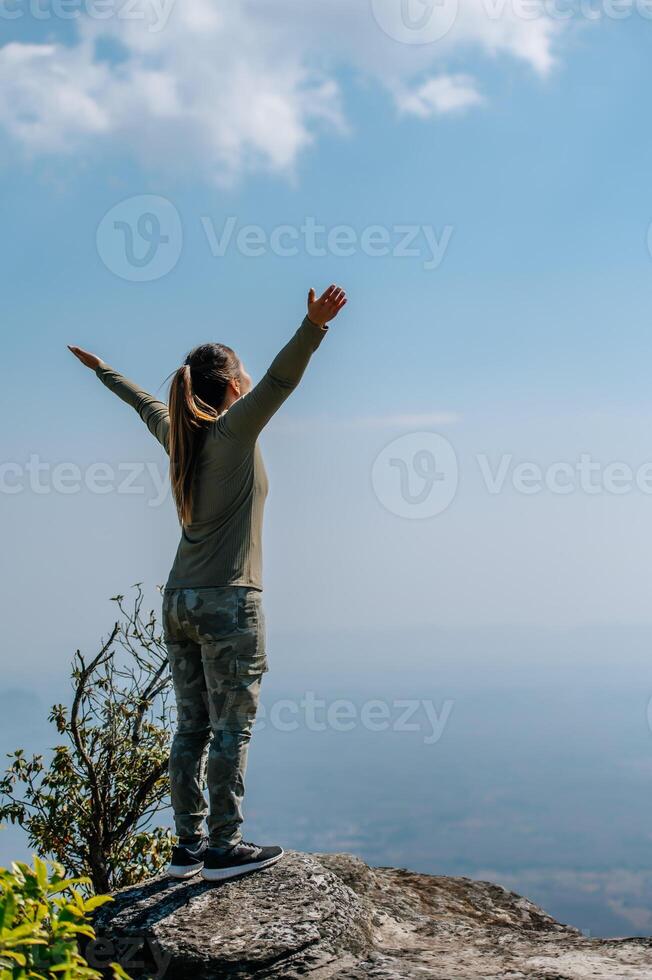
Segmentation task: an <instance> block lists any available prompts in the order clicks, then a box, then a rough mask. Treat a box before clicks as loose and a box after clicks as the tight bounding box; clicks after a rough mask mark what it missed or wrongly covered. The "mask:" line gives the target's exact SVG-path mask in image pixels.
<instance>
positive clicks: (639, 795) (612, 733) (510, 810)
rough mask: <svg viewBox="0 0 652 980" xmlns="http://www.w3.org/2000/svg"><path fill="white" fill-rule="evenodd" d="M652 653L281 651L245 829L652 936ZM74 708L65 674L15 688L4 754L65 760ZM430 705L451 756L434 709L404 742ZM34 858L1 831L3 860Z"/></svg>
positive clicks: (567, 649) (360, 646) (542, 640)
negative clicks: (60, 715)
mask: <svg viewBox="0 0 652 980" xmlns="http://www.w3.org/2000/svg"><path fill="white" fill-rule="evenodd" d="M651 646H652V629H647V628H642V627H641V628H638V627H629V628H628V627H622V628H613V629H608V628H605V627H600V628H599V629H590V628H585V629H575V630H570V631H561V630H554V631H553V630H551V631H545V630H536V629H525V628H518V629H516V628H492V629H487V630H484V631H483V630H479V629H478V630H469V631H459V630H458V631H438V630H434V629H426V628H424V629H418V630H413V631H407V630H406V631H404V632H400V633H399V632H397V631H395V632H391V631H386V632H382V633H378V634H372V633H368V632H367V633H360V634H355V633H353V632H348V633H344V632H342V633H336V632H333V633H330V634H325V633H323V632H321V633H316V634H315V635H309V634H299V633H294V634H289V633H285V634H280V633H279V634H272V635H271V636H270V641H269V650H270V664H271V667H272V670H271V672H270V674H269V675H268V676H267V678H266V683H265V693H264V697H263V704H264V716H263V718H262V722H263V725H264V727H263V728H262V729H261V731H260V732H259V733H258V734H257V737H256V739H255V740H254V743H253V748H252V752H251V759H250V768H249V792H248V799H247V825H246V826H247V830H248V832H250V833H251V835H252V836H254V837H255V838H261V839H262V838H263V837H264V838H266V839H269V840H272V839H274V840H277V841H278V842H279V843H282V844H283V845H285V846H288V847H293V848H296V849H300V850H308V851H321V850H326V851H351V852H353V853H356V854H359V855H360V856H362V857H363V858H364V859H365V860H366V861H368V862H369V863H371V864H375V865H398V866H405V867H410V868H413V869H415V870H418V871H424V872H430V873H433V874H446V875H468V876H471V877H477V878H482V879H488V880H492V881H495V882H498V883H500V884H503V885H505V886H506V887H508V888H511V889H514V890H515V891H518V892H520V893H522V894H525V895H527V896H528V898H530V899H532V900H533V901H535V902H537V903H538V904H540V905H542V906H543V907H544V908H545V909H546V910H547V911H548V912H550V913H551V914H552V915H553V916H555V917H556V918H557V919H560V920H562V921H565V922H569V923H571V924H573V925H575V926H577V927H578V928H580V929H582V930H584V931H585V932H586V933H587V934H590V935H594V936H607V935H613V936H615V935H618V936H625V935H640V934H647V933H649V932H650V931H651V930H652V911H650V909H652V828H651V827H650V821H649V805H648V804H649V798H650V785H651V783H652V732H651V731H650V728H649V727H648V721H647V706H648V699H649V698H650V697H651V696H652V658H650V655H649V653H650V648H651ZM67 697H68V691H67V687H66V683H65V678H63V677H62V678H60V679H57V680H53V679H52V678H51V677H47V676H44V675H42V676H40V677H36V678H34V681H33V682H32V681H31V680H30V679H28V678H24V679H23V682H22V683H20V684H16V685H15V686H13V687H11V688H8V687H5V688H4V689H2V690H1V691H0V748H2V750H3V751H10V750H11V749H13V748H14V747H17V746H18V745H21V746H23V747H25V748H26V749H29V750H33V751H39V752H40V751H44V750H45V749H46V748H47V747H48V746H50V745H52V744H55V741H56V739H55V736H54V732H53V730H51V729H50V727H49V726H48V725H47V722H46V717H47V710H48V707H49V704H50V703H51V702H54V701H55V700H57V699H64V700H65V699H67ZM341 699H344V701H346V702H348V703H347V704H346V705H344V706H342V704H340V705H339V707H338V705H337V704H336V702H337V701H340V700H341ZM376 701H381V702H384V704H385V705H386V706H387V707H386V709H385V714H384V715H383V709H378V708H377V707H376V708H374V707H373V706H371V707H370V705H371V702H376ZM423 701H429V702H431V704H432V705H433V706H434V711H435V716H434V717H435V718H439V720H440V722H441V723H442V725H443V731H442V732H441V737H439V738H438V740H436V741H433V728H432V724H431V722H430V721H429V720H428V716H427V714H426V713H425V711H424V710H423V708H422V707H421V708H418V709H416V710H414V709H413V714H412V717H411V718H410V719H409V720H407V721H405V724H404V726H403V727H407V729H408V730H393V728H395V727H396V724H397V722H398V721H399V716H400V715H401V714H403V715H404V716H405V714H406V708H405V707H404V703H405V702H415V703H416V704H417V705H418V704H419V702H423ZM320 702H324V704H323V705H321V704H320ZM306 703H308V704H312V705H313V707H312V708H306V707H305V705H306ZM397 704H399V705H400V706H399V707H397V706H396V705H397ZM447 704H448V707H446V705H447ZM302 705H303V706H302ZM365 705H366V706H367V707H366V708H365ZM293 706H294V707H293ZM374 711H376V715H374ZM365 712H366V713H365ZM329 717H330V719H331V722H329V720H328V719H329ZM383 717H385V719H386V722H385V724H387V725H388V726H389V727H388V728H387V729H386V730H380V731H372V730H370V728H369V724H368V723H369V719H371V723H372V725H373V724H376V725H378V726H382V725H383ZM362 718H366V719H367V725H366V726H365V724H363V723H362V721H361V719H362ZM333 719H335V725H334V726H333V724H332V721H333ZM374 719H375V720H374ZM411 725H417V726H418V728H417V730H410V727H409V726H411ZM322 728H323V729H324V730H321V729H322ZM338 728H341V729H342V730H337V729H338ZM281 729H285V730H281ZM162 822H163V823H166V824H168V823H169V812H167V811H166V812H164V813H163V814H162ZM25 854H26V846H25V841H24V839H23V836H22V834H21V832H20V831H18V830H15V829H12V828H7V829H4V830H2V831H1V832H0V861H1V862H2V863H6V862H8V861H10V860H11V859H12V858H16V857H22V856H24V855H25Z"/></svg>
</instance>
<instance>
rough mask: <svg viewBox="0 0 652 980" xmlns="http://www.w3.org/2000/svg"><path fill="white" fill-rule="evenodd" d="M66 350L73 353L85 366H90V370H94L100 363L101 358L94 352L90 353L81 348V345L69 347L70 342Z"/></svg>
mask: <svg viewBox="0 0 652 980" xmlns="http://www.w3.org/2000/svg"><path fill="white" fill-rule="evenodd" d="M68 350H69V351H70V353H71V354H74V355H75V357H76V358H77V360H78V361H81V362H82V364H83V365H84V366H85V367H87V368H90V369H91V371H94V370H95V368H96V367H99V366H100V364H101V363H102V360H101V358H99V357H97V356H96V355H95V354H91V353H90V351H87V350H82V348H81V347H71V346H70V344H68Z"/></svg>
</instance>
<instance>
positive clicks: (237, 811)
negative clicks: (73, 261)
mask: <svg viewBox="0 0 652 980" xmlns="http://www.w3.org/2000/svg"><path fill="white" fill-rule="evenodd" d="M345 304H346V296H345V293H344V291H343V290H342V289H340V288H339V287H338V286H330V287H329V288H328V289H327V290H326V292H325V293H324V294H323V295H322V296H321V297H320V298H319V299H317V298H316V297H315V292H314V290H313V289H311V290H310V292H309V294H308V316H307V317H306V318H305V319H304V321H303V323H302V324H301V326H300V327H299V329H298V330H297V331H296V333H295V334H294V336H293V337H292V339H291V340H290V342H289V343H288V344H286V346H285V347H284V348H283V350H282V351H281V352H280V353H279V354H278V355H277V356H276V357H275V359H274V361H273V362H272V364H271V366H270V368H269V370H268V371H267V373H266V374H265V376H264V378H263V379H262V381H260V382H259V383H258V384H257V385H256V386H255V387H253V388H252V386H251V378H250V377H249V375H248V374H247V372H246V371H245V369H244V366H243V364H242V362H241V361H240V360H239V358H238V357H237V355H236V354H235V353H234V352H233V351H232V350H231V348H230V347H225V346H224V345H223V344H212V343H210V344H202V345H201V346H200V347H196V348H195V350H193V351H191V353H190V354H189V355H188V356H187V357H186V359H185V361H184V363H183V364H182V366H181V367H180V368H179V369H178V370H177V371H176V373H175V374H174V376H173V378H172V383H171V386H170V395H169V405H168V407H166V406H165V405H164V404H163V403H162V402H160V401H157V400H156V399H155V398H152V396H151V395H148V394H147V393H146V392H144V391H142V390H141V389H140V388H138V387H137V385H135V384H133V382H131V381H128V380H127V379H126V378H123V377H122V376H121V375H119V374H118V373H117V372H116V371H113V370H112V369H111V368H110V367H108V366H107V365H106V364H104V362H103V361H101V360H100V358H99V357H96V356H95V355H94V354H89V353H88V352H87V351H84V350H81V349H80V348H79V347H70V350H71V351H72V353H73V354H74V355H75V356H76V357H78V358H79V360H80V361H81V362H82V364H85V365H86V366H87V367H89V368H92V369H93V370H94V371H95V373H96V374H97V376H98V377H99V379H100V380H101V381H102V382H103V383H104V384H105V385H106V387H107V388H109V389H110V390H111V391H113V392H114V393H115V394H116V395H118V397H119V398H121V399H122V400H123V401H125V402H127V404H129V405H131V406H132V407H133V408H135V409H136V411H137V412H138V414H139V415H140V417H141V419H142V420H143V422H145V424H146V425H147V427H148V429H149V430H150V432H151V433H152V434H153V435H154V436H156V438H157V439H158V441H159V442H160V443H161V444H162V445H163V447H164V448H165V450H166V452H167V453H168V454H169V456H170V479H171V483H172V491H173V495H174V500H175V502H176V506H177V512H178V515H179V521H180V523H181V532H182V533H181V541H180V543H179V547H178V550H177V554H176V558H175V560H174V564H173V566H172V571H171V572H170V576H169V578H168V581H167V585H166V587H165V591H164V598H163V629H164V635H165V644H166V648H167V651H168V658H169V662H170V668H171V672H172V680H173V684H174V692H175V698H176V704H177V729H176V732H175V735H174V738H173V741H172V747H171V752H170V792H171V799H172V808H173V810H174V820H175V826H176V832H177V834H178V837H179V843H178V846H177V847H175V848H174V851H173V853H172V859H171V863H170V865H169V867H168V873H169V874H170V875H171V876H172V877H174V878H189V877H191V876H192V875H195V874H197V873H199V872H201V873H202V875H203V877H204V878H206V879H207V880H208V881H219V880H223V879H225V878H231V877H234V876H236V875H240V874H244V873H246V872H250V871H255V870H257V869H258V868H264V867H267V866H268V865H270V864H274V863H275V862H276V861H278V860H279V859H280V858H281V857H282V856H283V850H282V848H280V847H260V846H258V845H256V844H250V843H247V842H246V841H243V839H242V834H241V832H240V825H241V823H242V799H243V796H244V776H245V769H246V763H247V751H248V748H249V741H250V739H251V731H252V726H253V723H254V719H255V717H256V709H257V707H258V700H259V695H260V685H261V680H262V676H263V674H264V673H265V672H266V671H267V657H266V652H265V621H264V617H263V609H262V605H261V594H262V577H261V558H262V556H261V537H262V520H263V505H264V502H265V497H266V495H267V476H266V474H265V468H264V466H263V461H262V457H261V454H260V450H259V448H258V444H257V441H256V440H257V438H258V435H259V433H260V431H261V430H262V429H263V427H264V426H265V425H266V424H267V423H268V422H269V420H270V419H271V417H272V416H273V415H274V413H275V412H276V411H277V410H278V409H279V408H280V406H281V405H282V404H283V402H284V401H285V399H286V398H287V397H288V395H289V394H290V393H291V392H292V391H293V390H294V388H296V386H297V385H298V383H299V381H300V380H301V377H302V375H303V372H304V370H305V368H306V366H307V364H308V361H309V360H310V357H311V356H312V354H313V353H314V351H315V350H316V349H317V348H318V346H319V344H320V343H321V341H322V340H323V338H324V335H325V334H326V332H327V330H328V327H327V324H328V323H329V322H330V321H331V320H332V319H333V318H334V317H336V316H337V314H338V313H339V311H340V310H341V309H342V307H343V306H344V305H345ZM204 777H206V781H207V783H208V792H209V799H210V807H207V805H206V800H205V799H204V795H203V791H202V790H203V783H204ZM207 814H208V836H205V835H204V819H205V818H206V816H207Z"/></svg>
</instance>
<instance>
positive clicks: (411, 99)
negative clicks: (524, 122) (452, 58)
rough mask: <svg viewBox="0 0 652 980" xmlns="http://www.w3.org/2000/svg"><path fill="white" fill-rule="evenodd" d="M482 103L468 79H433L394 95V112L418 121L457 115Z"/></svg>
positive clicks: (465, 76)
mask: <svg viewBox="0 0 652 980" xmlns="http://www.w3.org/2000/svg"><path fill="white" fill-rule="evenodd" d="M483 101H484V100H483V98H482V96H481V95H480V93H479V92H478V90H477V88H476V83H475V81H474V80H473V79H472V78H470V77H469V76H468V75H437V76H435V77H434V78H429V79H428V80H427V81H425V82H424V83H423V84H422V85H419V86H418V87H417V88H414V89H412V90H411V91H404V92H402V93H401V92H397V93H396V104H397V106H398V108H399V109H400V110H401V111H402V112H406V113H410V114H412V115H414V116H419V117H420V118H421V119H427V118H428V117H429V116H434V115H437V114H439V113H445V112H459V111H461V110H463V109H468V108H469V107H470V106H474V105H480V104H481V103H482V102H483Z"/></svg>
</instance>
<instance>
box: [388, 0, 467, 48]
mask: <svg viewBox="0 0 652 980" xmlns="http://www.w3.org/2000/svg"><path fill="white" fill-rule="evenodd" d="M371 9H372V11H373V15H374V17H375V19H376V22H377V24H378V25H379V27H380V28H381V29H382V30H383V31H384V32H385V34H387V36H388V37H391V38H392V39H393V40H395V41H400V42H401V43H402V44H433V43H434V42H435V41H440V40H441V39H442V38H443V37H445V36H446V35H447V34H448V32H449V31H450V30H451V28H452V27H453V25H454V24H455V21H456V20H457V12H458V0H371Z"/></svg>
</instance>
